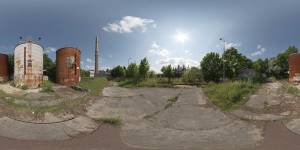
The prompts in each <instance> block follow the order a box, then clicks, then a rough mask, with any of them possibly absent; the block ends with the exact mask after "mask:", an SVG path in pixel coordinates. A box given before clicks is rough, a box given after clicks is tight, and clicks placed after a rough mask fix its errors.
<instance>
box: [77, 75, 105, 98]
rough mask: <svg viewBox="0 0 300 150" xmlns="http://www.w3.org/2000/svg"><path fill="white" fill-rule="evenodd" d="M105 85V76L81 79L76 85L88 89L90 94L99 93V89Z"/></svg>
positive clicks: (95, 94)
mask: <svg viewBox="0 0 300 150" xmlns="http://www.w3.org/2000/svg"><path fill="white" fill-rule="evenodd" d="M106 85H107V79H106V78H95V79H83V80H82V81H81V82H79V83H77V86H79V87H81V88H84V89H88V90H89V91H90V95H93V96H97V95H99V94H100V92H101V90H102V89H103V88H104V87H105V86H106Z"/></svg>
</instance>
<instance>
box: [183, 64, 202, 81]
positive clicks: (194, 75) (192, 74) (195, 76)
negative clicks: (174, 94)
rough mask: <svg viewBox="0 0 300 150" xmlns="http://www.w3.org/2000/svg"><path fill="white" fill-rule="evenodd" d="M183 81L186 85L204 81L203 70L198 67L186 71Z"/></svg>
mask: <svg viewBox="0 0 300 150" xmlns="http://www.w3.org/2000/svg"><path fill="white" fill-rule="evenodd" d="M182 80H183V81H184V82H186V83H192V84H197V83H200V82H201V81H202V73H201V70H200V69H199V68H197V67H192V68H191V69H188V70H186V71H185V72H184V73H183V75H182Z"/></svg>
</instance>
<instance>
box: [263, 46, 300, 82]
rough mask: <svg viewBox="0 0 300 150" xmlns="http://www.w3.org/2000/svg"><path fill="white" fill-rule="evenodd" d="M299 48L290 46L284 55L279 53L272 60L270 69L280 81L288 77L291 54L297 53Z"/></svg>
mask: <svg viewBox="0 0 300 150" xmlns="http://www.w3.org/2000/svg"><path fill="white" fill-rule="evenodd" d="M297 52H298V48H297V47H295V46H289V47H288V49H287V50H285V51H284V52H283V53H279V54H278V55H277V56H276V57H274V58H272V59H271V60H270V62H269V68H270V72H271V74H272V75H273V76H274V77H276V78H279V79H282V78H287V77H288V70H289V65H288V57H289V55H290V54H293V53H297Z"/></svg>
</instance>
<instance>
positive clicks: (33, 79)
mask: <svg viewBox="0 0 300 150" xmlns="http://www.w3.org/2000/svg"><path fill="white" fill-rule="evenodd" d="M43 50H44V48H43V47H42V46H41V45H39V44H38V43H36V42H34V41H32V40H26V41H23V42H20V43H18V44H17V46H16V48H15V50H14V65H15V67H14V83H15V85H16V86H17V87H22V86H26V87H27V88H38V87H40V86H41V85H42V83H43Z"/></svg>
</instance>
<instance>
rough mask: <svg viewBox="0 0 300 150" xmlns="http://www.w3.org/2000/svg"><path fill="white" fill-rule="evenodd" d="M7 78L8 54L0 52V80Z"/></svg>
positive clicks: (3, 80)
mask: <svg viewBox="0 0 300 150" xmlns="http://www.w3.org/2000/svg"><path fill="white" fill-rule="evenodd" d="M7 80H8V56H7V55H6V54H1V53H0V82H5V81H7Z"/></svg>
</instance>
